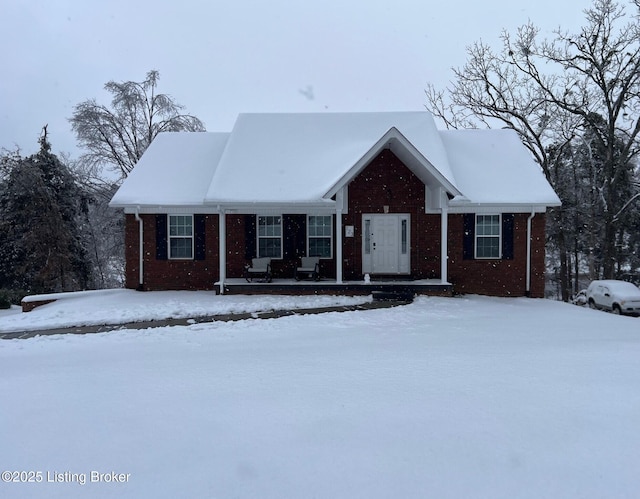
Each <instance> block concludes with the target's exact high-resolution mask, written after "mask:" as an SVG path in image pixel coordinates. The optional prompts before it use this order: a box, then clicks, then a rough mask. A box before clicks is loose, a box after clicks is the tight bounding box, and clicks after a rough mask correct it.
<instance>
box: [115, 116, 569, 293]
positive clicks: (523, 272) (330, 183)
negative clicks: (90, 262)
mask: <svg viewBox="0 0 640 499" xmlns="http://www.w3.org/2000/svg"><path fill="white" fill-rule="evenodd" d="M559 204H560V201H559V199H558V197H557V196H556V194H555V193H554V192H553V190H552V188H551V186H550V185H549V184H548V182H547V180H546V179H545V177H544V175H543V174H542V172H541V170H540V168H539V166H538V165H537V164H536V163H535V162H534V161H533V159H532V158H531V155H530V154H529V153H528V151H527V149H526V148H525V147H524V146H523V145H522V143H521V142H520V140H519V138H518V137H517V135H516V134H515V133H514V132H513V131H510V130H463V131H457V130H456V131H441V130H437V129H436V127H435V124H434V121H433V118H432V116H431V115H430V114H429V113H427V112H400V113H316V114H241V115H240V116H239V117H238V119H237V121H236V123H235V125H234V127H233V129H232V131H231V132H229V133H209V132H203V133H162V134H160V135H158V137H157V138H156V139H155V140H154V142H153V143H152V144H151V145H150V146H149V148H148V149H147V151H146V152H145V154H144V155H143V157H142V158H141V159H140V161H139V162H138V164H137V165H136V167H135V168H134V170H133V171H132V172H131V174H130V175H129V177H128V178H127V179H126V180H125V181H124V183H123V184H122V186H121V187H120V189H119V190H118V192H117V193H116V194H115V195H114V197H113V199H112V201H111V206H112V207H116V208H123V209H124V212H125V217H126V237H125V239H126V286H127V287H128V288H136V289H141V290H168V289H194V290H196V289H198V290H202V289H215V290H218V291H219V292H221V293H232V292H242V293H251V292H254V293H255V292H259V293H263V292H290V293H305V292H313V293H321V292H331V293H336V292H337V293H339V292H345V293H359V292H371V290H372V289H376V287H379V286H381V285H382V284H383V283H384V285H385V286H393V285H398V286H405V287H407V286H409V287H411V289H412V291H414V292H425V293H439V294H451V293H479V294H488V295H496V296H525V295H526V296H532V297H541V296H543V293H544V267H545V212H546V210H547V208H548V207H551V206H558V205H559ZM302 256H316V257H319V258H320V266H321V275H322V277H323V278H322V280H321V281H319V282H313V283H309V282H296V281H294V280H293V274H294V270H295V267H296V266H297V265H299V261H300V257H302ZM255 257H270V258H271V263H272V270H273V282H271V283H252V284H249V283H247V282H246V281H245V280H244V279H242V276H243V272H244V268H245V265H247V263H248V262H250V261H251V259H252V258H255Z"/></svg>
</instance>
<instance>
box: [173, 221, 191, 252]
mask: <svg viewBox="0 0 640 499" xmlns="http://www.w3.org/2000/svg"><path fill="white" fill-rule="evenodd" d="M169 258H172V259H192V258H193V216H192V215H169Z"/></svg>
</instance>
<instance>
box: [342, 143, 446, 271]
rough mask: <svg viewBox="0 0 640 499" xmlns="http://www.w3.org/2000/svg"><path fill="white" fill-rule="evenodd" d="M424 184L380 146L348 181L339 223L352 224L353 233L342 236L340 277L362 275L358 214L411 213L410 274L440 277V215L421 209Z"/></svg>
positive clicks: (360, 226)
mask: <svg viewBox="0 0 640 499" xmlns="http://www.w3.org/2000/svg"><path fill="white" fill-rule="evenodd" d="M424 196H425V193H424V184H423V183H422V181H421V180H420V179H419V178H418V177H416V176H415V175H414V174H413V172H412V171H411V170H409V168H407V167H406V166H405V165H404V164H403V163H402V162H401V161H400V160H399V159H398V158H397V157H396V155H395V154H393V152H391V151H390V150H388V149H385V150H383V151H382V152H381V153H380V154H379V155H378V156H376V157H375V158H374V159H373V161H371V163H370V164H369V165H368V166H367V167H366V168H365V169H364V170H363V171H362V172H361V173H360V174H359V175H358V176H357V177H356V178H355V179H354V180H353V181H352V182H351V183H350V184H349V214H348V215H344V216H343V222H342V223H343V225H353V226H354V237H351V238H344V243H345V244H344V249H343V258H344V278H345V279H357V280H360V279H362V264H361V259H362V215H363V214H365V213H384V207H385V206H388V210H389V211H388V213H409V214H410V215H411V235H410V239H411V275H412V276H413V277H414V278H415V279H427V278H435V277H440V215H427V214H425V213H424V204H425V197H424Z"/></svg>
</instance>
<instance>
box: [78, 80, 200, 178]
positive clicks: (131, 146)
mask: <svg viewBox="0 0 640 499" xmlns="http://www.w3.org/2000/svg"><path fill="white" fill-rule="evenodd" d="M159 79H160V73H158V71H155V70H154V71H149V72H148V73H147V75H146V78H145V80H144V81H142V82H134V81H125V82H115V81H110V82H108V83H107V84H106V85H105V87H104V88H105V89H106V90H107V91H108V92H109V93H110V94H111V95H112V99H111V106H110V107H108V106H105V105H103V104H99V103H98V102H97V101H96V100H95V99H89V100H86V101H84V102H81V103H80V104H78V105H76V106H75V108H74V112H73V116H72V117H71V118H70V120H69V121H70V122H71V126H72V128H73V130H74V131H75V133H76V136H77V138H78V141H79V143H80V145H81V146H82V147H84V148H86V149H87V150H88V152H87V153H86V154H85V155H84V156H83V158H82V159H83V160H84V161H86V162H87V164H88V165H91V166H92V167H101V166H103V165H108V166H111V167H114V168H115V169H116V170H119V172H120V173H121V175H122V176H123V177H126V176H127V175H128V174H129V172H131V170H132V169H133V167H134V166H135V164H136V162H137V161H138V160H139V159H140V157H141V156H142V154H143V153H144V151H145V150H146V149H147V147H148V146H149V144H150V143H151V141H153V139H154V138H155V137H156V135H158V134H159V133H160V132H176V131H191V132H201V131H204V130H205V128H204V124H203V123H202V122H201V121H200V120H199V119H198V118H196V117H195V116H192V115H189V114H182V111H183V109H184V106H182V105H180V104H178V103H176V101H175V100H174V99H173V98H172V97H171V96H169V95H167V94H159V93H157V86H158V80H159Z"/></svg>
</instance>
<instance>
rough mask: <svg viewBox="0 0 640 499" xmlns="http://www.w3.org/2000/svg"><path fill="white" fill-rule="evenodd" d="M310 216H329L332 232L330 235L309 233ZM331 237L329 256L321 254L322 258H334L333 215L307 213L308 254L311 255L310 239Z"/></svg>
mask: <svg viewBox="0 0 640 499" xmlns="http://www.w3.org/2000/svg"><path fill="white" fill-rule="evenodd" d="M309 217H329V219H330V220H331V232H330V234H329V235H328V236H310V235H309ZM327 237H328V238H329V256H321V257H320V260H331V259H333V215H325V214H322V215H316V214H311V215H307V256H310V253H309V240H310V239H312V238H313V239H326V238H327Z"/></svg>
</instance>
